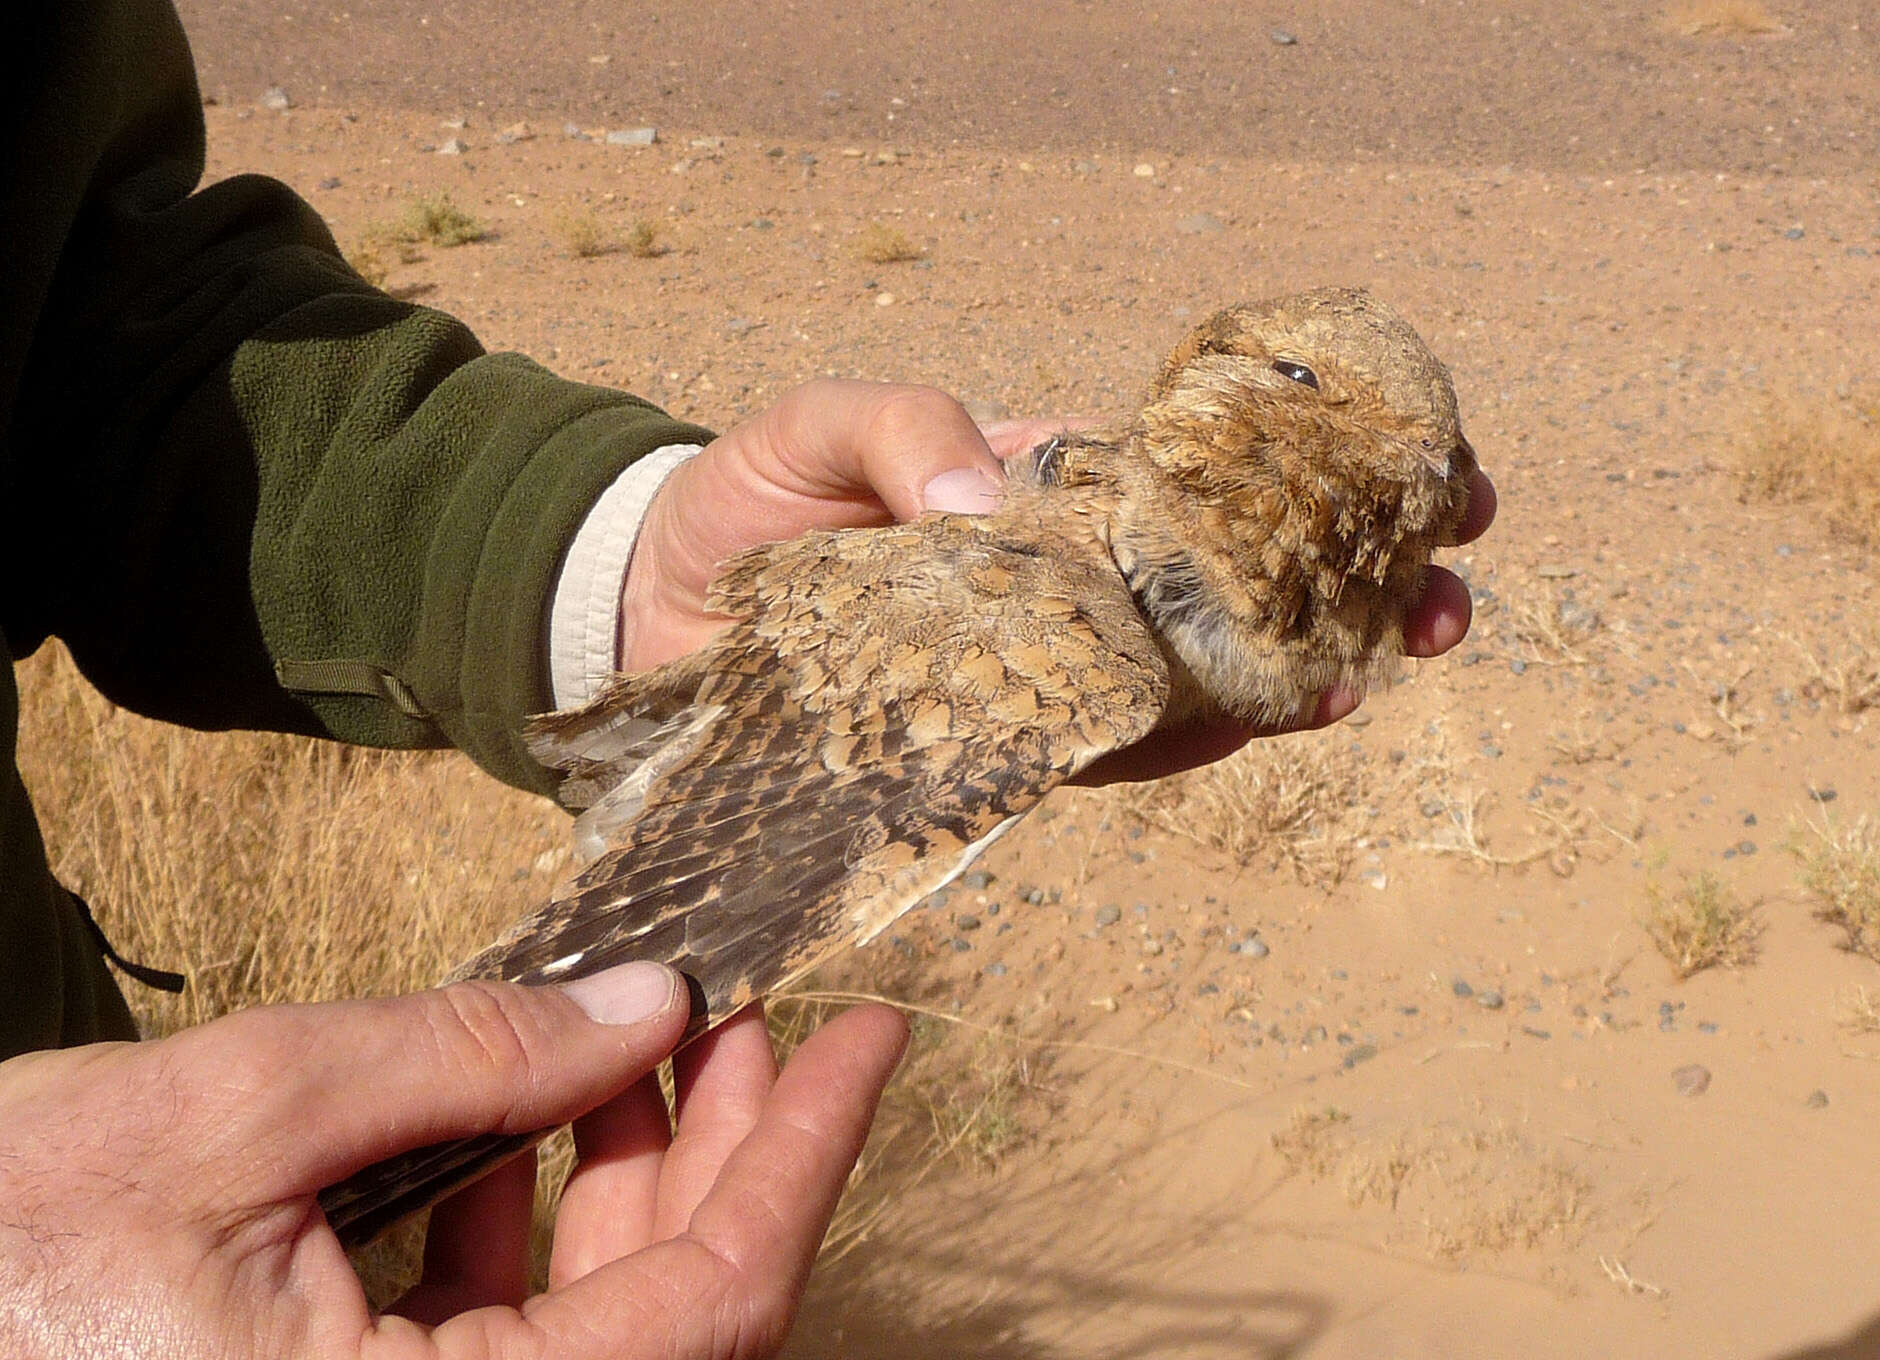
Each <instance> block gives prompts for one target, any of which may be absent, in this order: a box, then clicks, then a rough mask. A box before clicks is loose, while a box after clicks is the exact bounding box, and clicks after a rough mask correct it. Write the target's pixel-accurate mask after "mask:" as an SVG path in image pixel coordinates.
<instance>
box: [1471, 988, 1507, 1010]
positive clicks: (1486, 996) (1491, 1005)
mask: <svg viewBox="0 0 1880 1360" xmlns="http://www.w3.org/2000/svg"><path fill="white" fill-rule="evenodd" d="M1475 1004H1476V1005H1478V1006H1480V1007H1481V1008H1482V1009H1483V1010H1485V1011H1498V1010H1500V1009H1501V1008H1502V999H1501V993H1500V992H1477V993H1476V994H1475Z"/></svg>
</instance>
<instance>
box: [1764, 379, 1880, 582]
mask: <svg viewBox="0 0 1880 1360" xmlns="http://www.w3.org/2000/svg"><path fill="white" fill-rule="evenodd" d="M1738 476H1739V478H1740V480H1741V483H1742V495H1743V499H1745V500H1768V501H1776V502H1781V503H1791V502H1802V503H1810V504H1819V505H1820V506H1821V510H1822V517H1823V518H1824V519H1825V520H1826V522H1827V524H1828V527H1829V528H1830V529H1831V530H1832V531H1833V532H1834V533H1835V534H1837V535H1838V536H1840V537H1842V538H1845V539H1847V540H1848V541H1850V542H1853V543H1856V544H1858V545H1860V546H1861V547H1864V548H1875V547H1880V399H1875V398H1872V397H1855V396H1849V397H1846V398H1841V399H1830V398H1826V397H1819V398H1810V399H1804V398H1802V397H1797V396H1787V397H1771V398H1769V399H1768V400H1767V401H1766V402H1765V403H1764V406H1763V408H1762V410H1761V411H1760V412H1759V413H1758V414H1757V416H1756V418H1755V419H1754V421H1753V422H1752V423H1751V426H1750V429H1749V431H1748V433H1747V434H1746V435H1745V437H1744V439H1743V442H1742V447H1741V453H1740V456H1739V463H1738Z"/></svg>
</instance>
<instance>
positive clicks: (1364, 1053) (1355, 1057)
mask: <svg viewBox="0 0 1880 1360" xmlns="http://www.w3.org/2000/svg"><path fill="white" fill-rule="evenodd" d="M1376 1056H1377V1045H1376V1044H1359V1045H1357V1047H1355V1048H1353V1049H1352V1050H1351V1051H1350V1052H1349V1053H1347V1054H1345V1070H1346V1071H1347V1072H1349V1071H1350V1070H1351V1069H1352V1068H1354V1067H1356V1066H1357V1065H1358V1064H1359V1063H1361V1062H1369V1061H1371V1059H1373V1058H1375V1057H1376Z"/></svg>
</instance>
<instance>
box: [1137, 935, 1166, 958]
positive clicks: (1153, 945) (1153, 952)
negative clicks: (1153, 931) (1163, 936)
mask: <svg viewBox="0 0 1880 1360" xmlns="http://www.w3.org/2000/svg"><path fill="white" fill-rule="evenodd" d="M1142 952H1143V953H1145V954H1147V955H1148V956H1149V957H1150V958H1155V957H1156V956H1157V955H1159V954H1160V953H1161V952H1162V942H1161V941H1160V940H1158V939H1156V938H1155V937H1154V936H1150V937H1149V938H1148V939H1146V940H1144V941H1143V942H1142Z"/></svg>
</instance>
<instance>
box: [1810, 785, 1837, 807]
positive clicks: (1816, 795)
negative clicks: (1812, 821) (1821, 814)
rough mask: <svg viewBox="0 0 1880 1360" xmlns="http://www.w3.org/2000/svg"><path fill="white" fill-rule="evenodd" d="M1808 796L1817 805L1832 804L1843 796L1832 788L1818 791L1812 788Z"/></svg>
mask: <svg viewBox="0 0 1880 1360" xmlns="http://www.w3.org/2000/svg"><path fill="white" fill-rule="evenodd" d="M1808 796H1809V797H1810V798H1812V799H1814V800H1815V801H1816V802H1817V803H1832V802H1833V801H1834V800H1835V799H1837V798H1839V797H1840V796H1841V795H1840V794H1839V793H1838V792H1836V791H1835V790H1834V789H1831V788H1819V789H1818V788H1814V787H1812V786H1811V787H1810V788H1809V790H1808Z"/></svg>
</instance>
